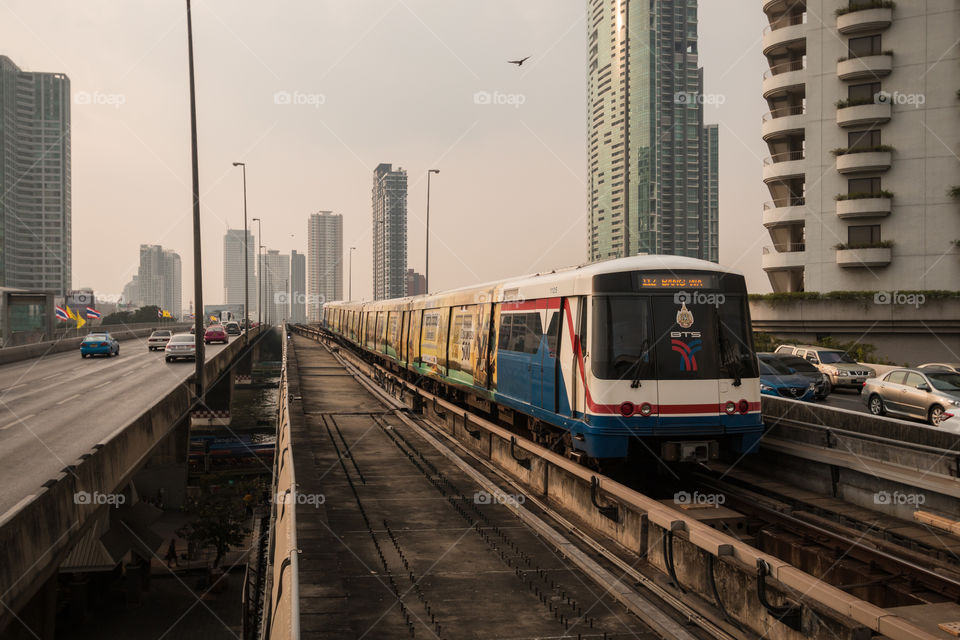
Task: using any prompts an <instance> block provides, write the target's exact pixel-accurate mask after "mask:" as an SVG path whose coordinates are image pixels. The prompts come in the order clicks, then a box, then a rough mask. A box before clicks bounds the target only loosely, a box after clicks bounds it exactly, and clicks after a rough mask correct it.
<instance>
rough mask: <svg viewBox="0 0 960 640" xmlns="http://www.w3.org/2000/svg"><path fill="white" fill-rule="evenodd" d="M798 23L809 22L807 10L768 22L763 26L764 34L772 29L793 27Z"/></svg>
mask: <svg viewBox="0 0 960 640" xmlns="http://www.w3.org/2000/svg"><path fill="white" fill-rule="evenodd" d="M798 24H807V12H806V11H804V12H802V13H791V14H789V15H787V16H784V17H782V18H778V19H776V20H774V21H773V22H771V23H770V24H768V25H767V26H766V27H764V28H763V35H767V34H768V33H770V32H771V31H778V30H780V29H783V28H785V27H792V26H795V25H798Z"/></svg>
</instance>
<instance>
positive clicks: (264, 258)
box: [260, 245, 270, 323]
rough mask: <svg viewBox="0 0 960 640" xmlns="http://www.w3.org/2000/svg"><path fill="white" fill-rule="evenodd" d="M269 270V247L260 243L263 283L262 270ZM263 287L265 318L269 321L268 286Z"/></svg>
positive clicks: (261, 278)
mask: <svg viewBox="0 0 960 640" xmlns="http://www.w3.org/2000/svg"><path fill="white" fill-rule="evenodd" d="M267 270H268V269H267V248H266V247H265V246H264V245H260V271H261V274H260V282H261V284H262V283H263V273H262V272H266V271H267ZM261 289H262V290H263V299H262V300H261V302H262V303H263V307H264V309H263V319H264V320H266V321H267V323H269V322H270V316H269V315H267V309H266V307H267V289H266V287H261Z"/></svg>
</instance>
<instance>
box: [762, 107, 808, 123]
mask: <svg viewBox="0 0 960 640" xmlns="http://www.w3.org/2000/svg"><path fill="white" fill-rule="evenodd" d="M806 112H807V111H806V109H804V107H803V105H802V104H795V105H792V106H789V107H780V108H779V109H774V110H773V111H770V112H768V113H765V114H763V116H762V117H761V118H760V119H761V121H763V122H769V121H771V120H776V119H777V118H785V117H787V116H802V115H804V114H805V113H806Z"/></svg>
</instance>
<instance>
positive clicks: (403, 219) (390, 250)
mask: <svg viewBox="0 0 960 640" xmlns="http://www.w3.org/2000/svg"><path fill="white" fill-rule="evenodd" d="M406 275H407V172H406V171H404V170H403V168H401V167H397V169H396V171H394V170H393V165H390V164H380V165H378V166H377V168H376V169H375V170H374V172H373V297H374V299H375V300H384V299H388V298H402V297H403V296H404V295H406Z"/></svg>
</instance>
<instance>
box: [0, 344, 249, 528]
mask: <svg viewBox="0 0 960 640" xmlns="http://www.w3.org/2000/svg"><path fill="white" fill-rule="evenodd" d="M237 339H240V338H239V337H238V336H232V337H231V340H237ZM224 346H225V345H220V344H217V345H207V347H206V359H207V360H210V359H211V358H212V357H214V356H215V355H216V354H217V353H219V352H220V351H221V350H222V349H223V348H224ZM193 372H194V363H193V361H189V360H179V361H175V362H170V363H168V362H166V361H165V360H164V355H163V352H162V351H148V350H147V344H146V338H137V339H131V340H124V341H122V342H121V343H120V355H119V356H116V357H113V358H107V357H94V358H81V357H80V349H79V348H78V349H77V350H76V351H68V352H64V353H57V354H53V355H49V356H45V357H42V358H34V359H32V360H24V361H21V362H15V363H11V364H8V365H4V366H0V519H2V518H3V514H5V513H6V512H7V511H8V510H9V509H10V508H12V507H14V506H15V505H17V504H18V503H19V502H21V501H23V500H25V499H26V498H28V497H30V496H32V495H33V494H35V493H36V492H37V491H38V490H39V489H40V488H41V485H42V484H43V483H44V482H46V481H47V480H49V479H50V478H52V477H54V476H55V475H56V474H57V473H59V472H60V470H62V469H63V468H64V467H66V466H67V465H69V464H72V463H73V462H75V461H76V460H77V458H79V457H80V456H81V455H82V454H83V453H86V452H87V451H89V450H90V448H91V447H92V446H93V445H95V444H97V443H98V442H102V441H103V440H104V439H106V437H107V436H109V435H110V434H111V433H113V432H114V431H116V430H117V429H118V428H120V427H121V426H124V425H126V424H128V423H130V422H131V421H132V420H133V419H134V418H136V417H138V416H139V415H140V414H142V413H143V412H144V411H146V409H147V408H149V407H150V406H152V405H153V404H154V403H155V402H157V401H158V400H160V399H161V398H163V397H165V396H166V395H167V394H169V393H170V392H171V391H173V390H174V389H175V388H176V387H177V385H180V384H183V383H184V382H185V381H186V380H187V379H188V378H189V377H190V376H191V375H193Z"/></svg>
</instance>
